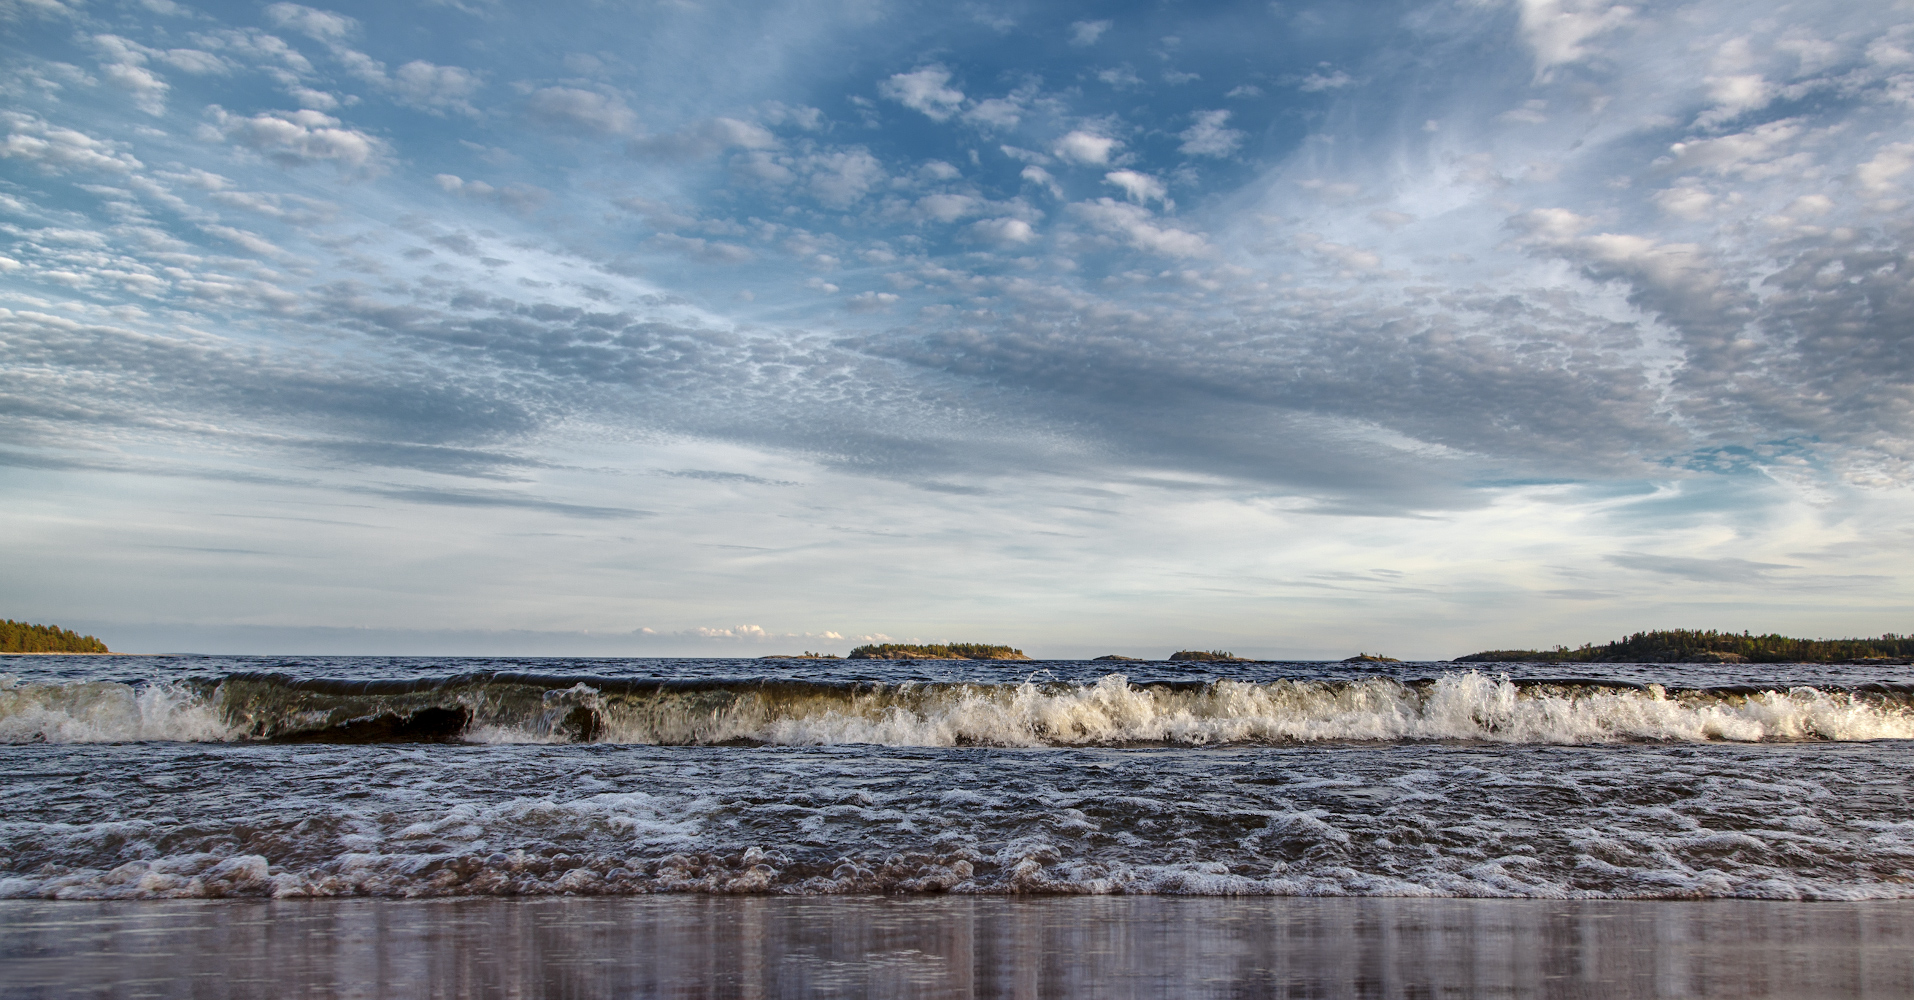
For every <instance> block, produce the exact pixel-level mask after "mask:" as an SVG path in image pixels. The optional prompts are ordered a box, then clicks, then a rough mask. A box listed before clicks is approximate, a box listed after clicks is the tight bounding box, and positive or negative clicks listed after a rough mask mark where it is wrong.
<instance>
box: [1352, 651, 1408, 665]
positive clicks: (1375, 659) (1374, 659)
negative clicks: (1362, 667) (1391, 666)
mask: <svg viewBox="0 0 1914 1000" xmlns="http://www.w3.org/2000/svg"><path fill="white" fill-rule="evenodd" d="M1342 662H1344V663H1401V662H1402V661H1401V660H1398V659H1396V658H1395V657H1393V656H1378V655H1376V654H1374V653H1357V654H1356V655H1354V656H1351V657H1348V658H1346V659H1344V660H1343V661H1342Z"/></svg>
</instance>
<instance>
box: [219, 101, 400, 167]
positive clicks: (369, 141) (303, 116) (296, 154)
mask: <svg viewBox="0 0 1914 1000" xmlns="http://www.w3.org/2000/svg"><path fill="white" fill-rule="evenodd" d="M209 111H210V113H211V114H212V116H213V121H214V123H215V127H216V128H217V130H218V132H219V134H221V135H223V136H224V137H225V138H226V139H228V140H229V141H232V142H236V143H239V144H240V145H242V146H247V147H250V148H252V149H256V150H258V151H260V152H261V153H264V154H266V155H267V156H268V157H271V158H272V159H273V160H274V161H276V162H278V163H280V164H282V165H284V166H289V167H290V166H304V165H307V164H311V163H319V162H332V163H337V164H339V165H340V166H341V167H352V168H355V169H365V168H367V167H369V166H371V165H372V163H373V161H374V160H375V159H376V158H377V157H379V156H380V155H381V154H382V153H383V152H384V150H385V144H384V143H383V142H382V141H380V140H379V139H376V138H374V137H372V136H369V135H367V134H365V133H364V132H360V131H358V130H356V129H351V128H346V127H345V126H344V123H342V122H340V120H339V119H337V118H334V117H332V116H330V115H326V114H321V113H320V112H317V111H311V110H306V111H268V112H265V113H263V114H257V115H253V116H251V117H242V116H239V115H234V114H231V113H229V112H227V111H226V109H224V108H222V107H220V106H218V105H216V104H215V105H213V106H212V107H211V108H210V109H209Z"/></svg>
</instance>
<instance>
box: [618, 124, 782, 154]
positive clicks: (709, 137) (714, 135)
mask: <svg viewBox="0 0 1914 1000" xmlns="http://www.w3.org/2000/svg"><path fill="white" fill-rule="evenodd" d="M779 145H780V143H779V142H778V137H777V136H775V135H773V134H771V130H770V129H767V128H765V127H764V126H762V125H755V124H752V123H751V122H744V121H739V120H737V119H736V118H712V119H709V120H707V121H702V122H699V123H697V124H696V125H693V126H690V127H688V128H685V129H681V130H679V131H677V132H672V133H669V134H666V135H647V136H640V137H638V138H636V139H633V140H632V141H631V144H630V146H629V149H630V151H631V153H632V154H633V155H634V156H663V157H671V158H684V159H690V158H694V157H700V156H711V155H713V154H716V153H721V152H724V151H725V150H727V149H776V148H778V146H779Z"/></svg>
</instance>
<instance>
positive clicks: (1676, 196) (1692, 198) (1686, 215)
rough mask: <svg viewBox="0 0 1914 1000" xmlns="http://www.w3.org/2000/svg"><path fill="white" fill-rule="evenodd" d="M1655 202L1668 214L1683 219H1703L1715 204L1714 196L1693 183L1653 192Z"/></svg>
mask: <svg viewBox="0 0 1914 1000" xmlns="http://www.w3.org/2000/svg"><path fill="white" fill-rule="evenodd" d="M1655 204H1656V205H1657V206H1659V207H1660V208H1661V210H1662V211H1664V212H1667V213H1668V214H1669V215H1673V216H1676V217H1678V218H1683V219H1705V218H1707V217H1708V216H1709V215H1710V214H1711V212H1712V210H1713V209H1714V205H1715V196H1714V195H1713V194H1710V193H1709V192H1708V191H1707V190H1706V189H1704V188H1702V187H1700V186H1698V185H1694V184H1680V185H1676V186H1675V187H1671V188H1664V189H1662V190H1660V191H1657V192H1655Z"/></svg>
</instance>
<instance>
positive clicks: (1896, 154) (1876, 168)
mask: <svg viewBox="0 0 1914 1000" xmlns="http://www.w3.org/2000/svg"><path fill="white" fill-rule="evenodd" d="M1910 169H1914V143H1910V142H1896V143H1889V144H1888V145H1886V146H1883V147H1881V150H1880V152H1878V153H1875V154H1874V157H1873V158H1872V159H1870V160H1868V161H1867V162H1866V163H1863V164H1861V165H1860V166H1858V167H1856V168H1854V180H1855V182H1856V183H1858V184H1859V185H1860V187H1861V190H1863V191H1865V192H1867V193H1868V194H1871V195H1875V196H1877V197H1878V196H1882V195H1890V194H1895V193H1897V192H1898V191H1899V190H1900V179H1901V176H1902V175H1903V174H1906V173H1907V172H1908V171H1909V170H1910Z"/></svg>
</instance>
